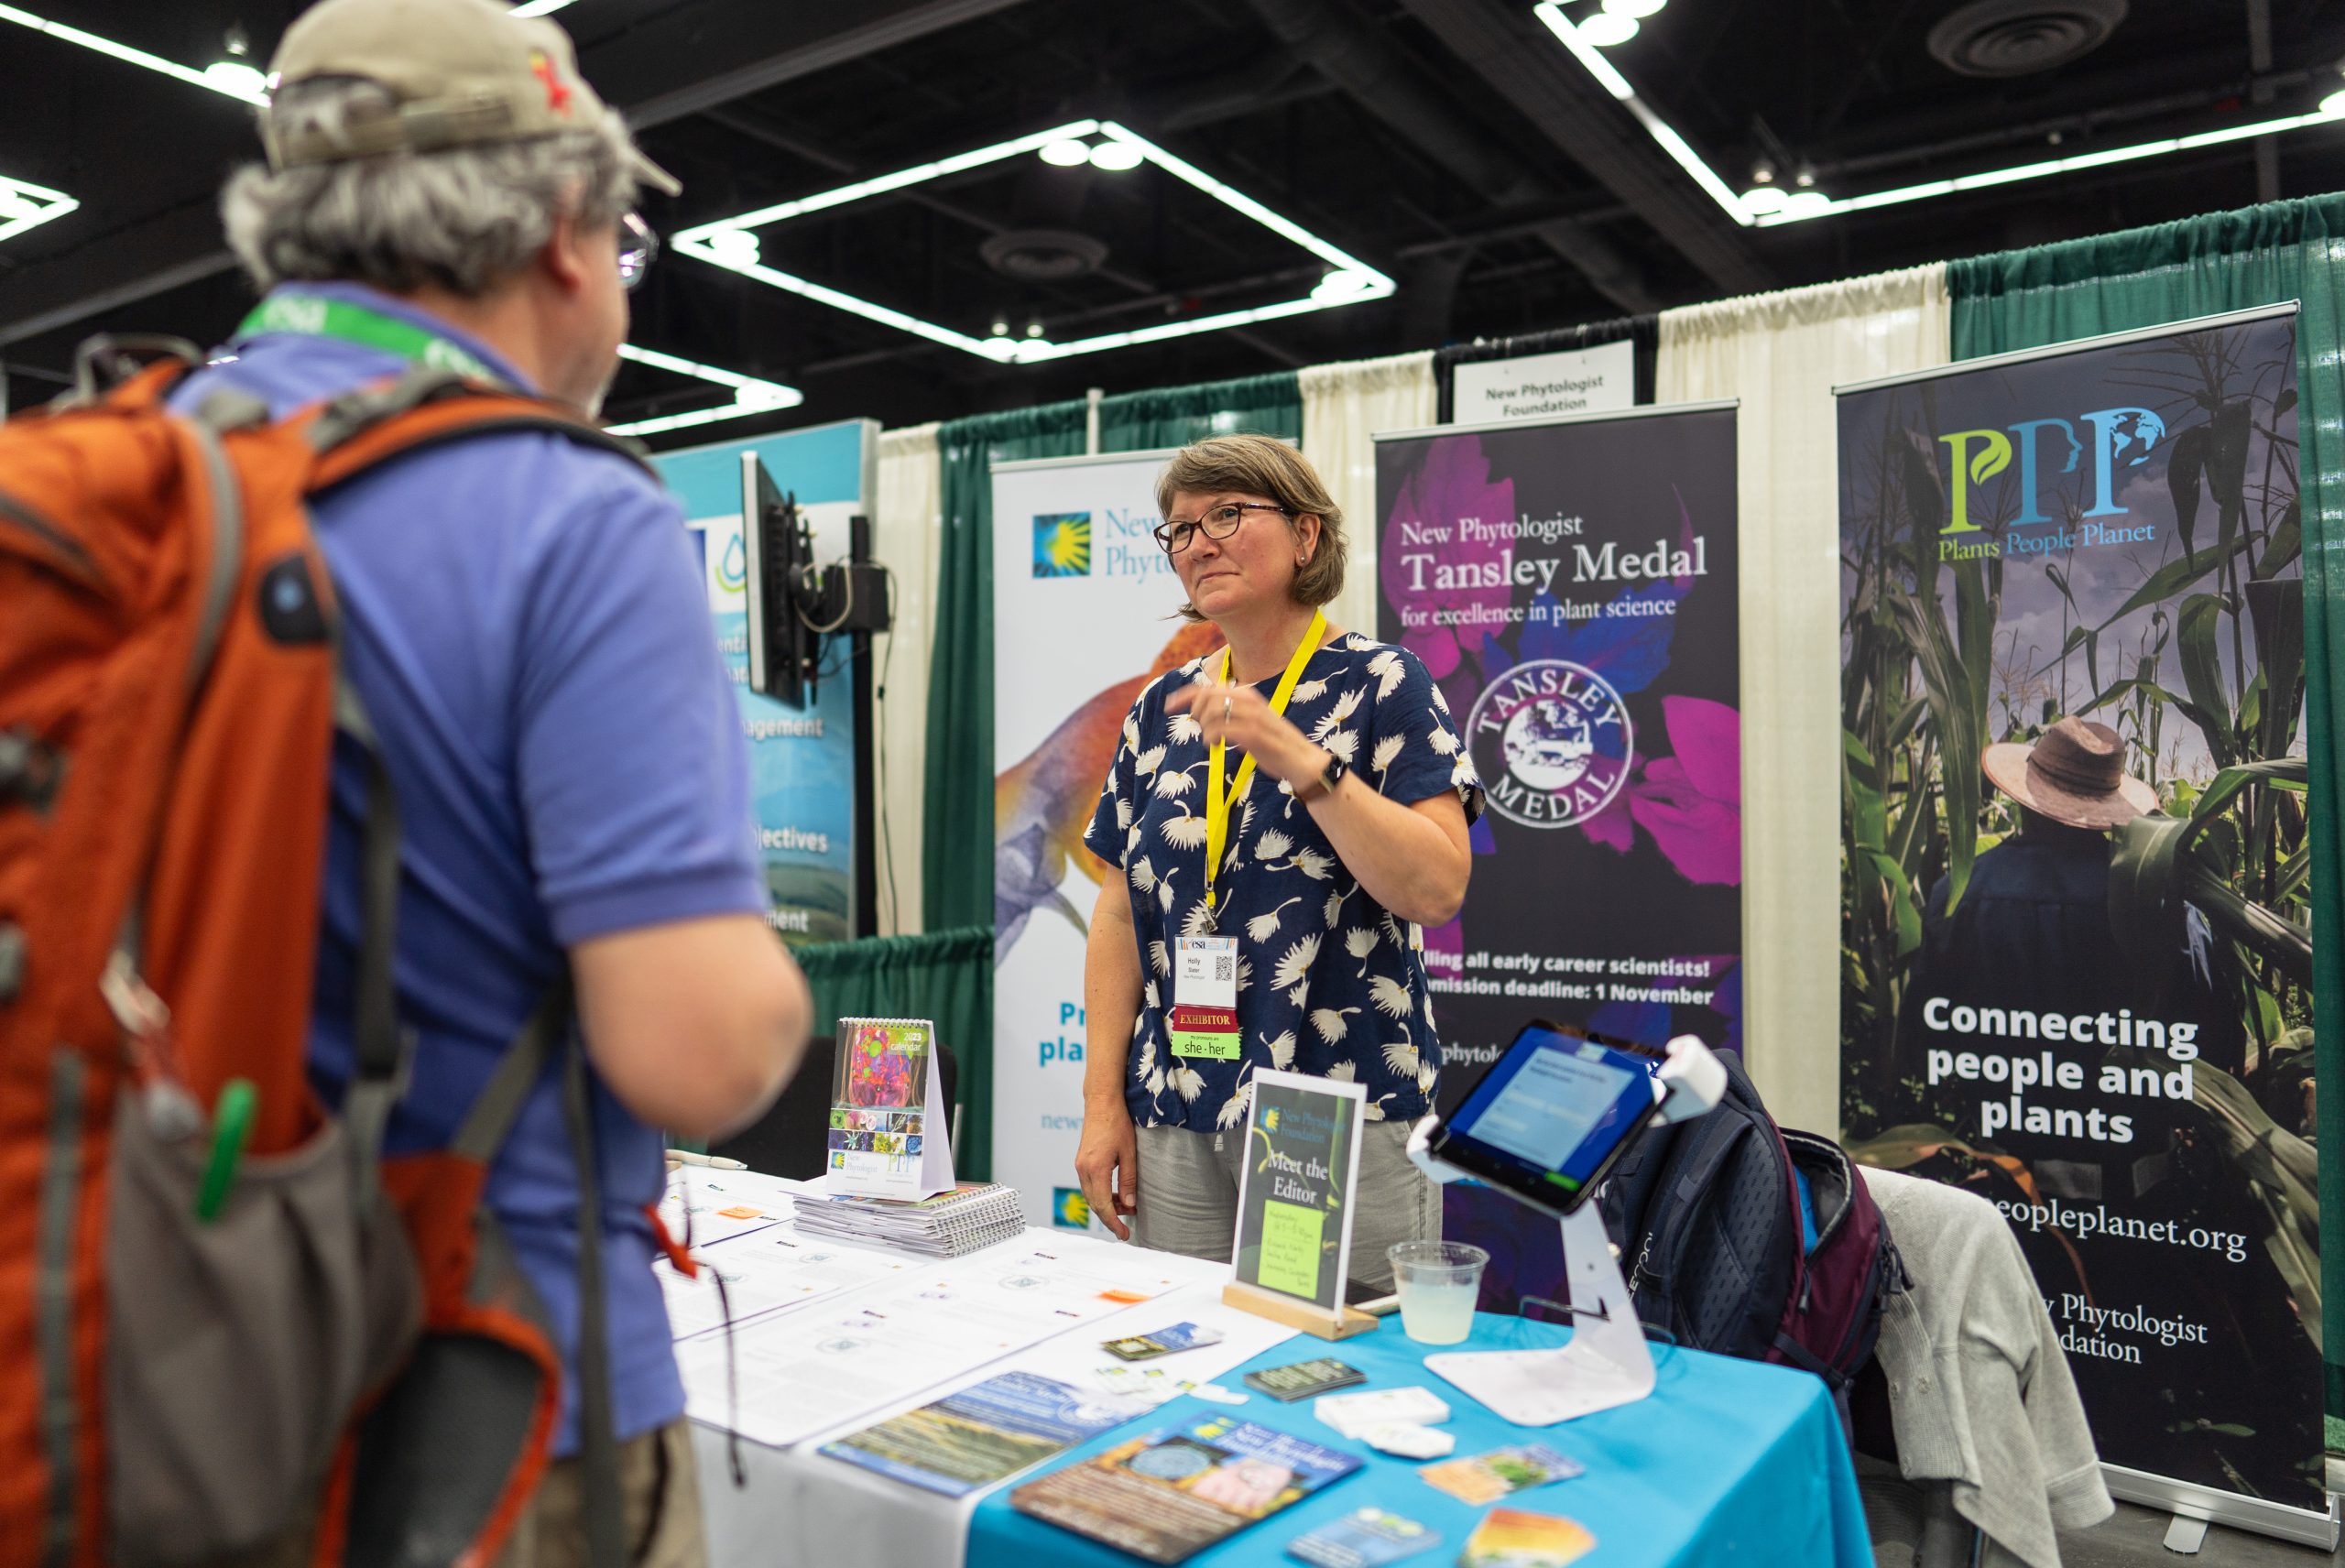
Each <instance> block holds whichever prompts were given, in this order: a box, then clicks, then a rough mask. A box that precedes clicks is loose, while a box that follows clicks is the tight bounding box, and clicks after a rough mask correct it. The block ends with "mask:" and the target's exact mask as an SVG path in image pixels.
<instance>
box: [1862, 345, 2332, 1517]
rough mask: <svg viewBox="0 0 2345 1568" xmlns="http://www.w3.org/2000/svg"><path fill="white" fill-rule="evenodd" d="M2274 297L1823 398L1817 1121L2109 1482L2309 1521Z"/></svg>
mask: <svg viewBox="0 0 2345 1568" xmlns="http://www.w3.org/2000/svg"><path fill="white" fill-rule="evenodd" d="M2296 417H2297V415H2296V321H2295V315H2294V307H2293V306H2289V307H2281V308H2277V309H2274V310H2263V311H2257V312H2248V313H2243V314H2241V315H2238V316H2232V317H2225V318H2217V319H2213V320H2209V321H2200V322H2184V323H2181V324H2178V325H2176V326H2173V327H2170V328H2162V329H2158V330H2156V331H2154V332H2143V333H2132V334H2127V335H2125V336H2123V337H2121V338H2116V339H2106V340H2100V341H2095V342H2086V343H2071V344H2064V345H2060V346H2059V347H2056V348H2054V349H2050V350H2046V351H2044V352H2042V353H2038V354H2027V355H2011V356H2004V357H2003V358H2001V359H2000V360H1991V361H1982V362H1979V363H1976V364H1973V365H1950V366H1947V368H1945V369H1943V370H1939V371H1933V372H1929V373H1926V374H1925V375H1923V376H1913V377H1904V378H1900V379H1899V380H1897V381H1895V382H1891V383H1881V384H1879V385H1876V386H1873V387H1860V388H1849V389H1844V391H1843V395H1842V397H1841V398H1840V406H1839V423H1840V441H1839V449H1840V521H1841V546H1842V583H1843V606H1844V609H1843V618H1842V625H1841V650H1842V658H1843V661H1844V663H1843V669H1844V679H1843V681H1842V687H1841V691H1842V703H1843V709H1842V719H1841V724H1842V730H1843V734H1842V738H1841V746H1842V799H1843V801H1844V802H1845V804H1844V810H1843V820H1842V824H1841V825H1842V851H1841V860H1842V866H1841V870H1842V889H1843V900H1842V933H1843V934H1842V952H1843V963H1842V975H1843V982H1842V994H1841V1009H1840V1016H1841V1037H1842V1038H1841V1073H1842V1077H1841V1089H1842V1109H1843V1117H1844V1127H1845V1131H1844V1137H1845V1138H1846V1139H1847V1141H1848V1142H1849V1148H1850V1152H1851V1153H1853V1154H1854V1155H1855V1156H1856V1157H1857V1158H1858V1159H1860V1160H1864V1161H1866V1162H1868V1163H1870V1164H1873V1165H1878V1166H1884V1167H1888V1168H1892V1169H1896V1170H1903V1171H1911V1172H1913V1173H1914V1174H1917V1175H1924V1176H1930V1177H1935V1178H1936V1179H1939V1180H1942V1181H1951V1182H1955V1183H1958V1184H1959V1185H1961V1186H1963V1187H1965V1188H1967V1189H1968V1190H1969V1191H1971V1192H1977V1193H1979V1194H1980V1196H1982V1197H1985V1198H1987V1199H1989V1200H1991V1202H1993V1203H1995V1204H1996V1205H1997V1206H1998V1207H1999V1208H2001V1210H2002V1212H2003V1213H2004V1214H2005V1215H2006V1216H2008V1217H2009V1219H2010V1221H2011V1224H2012V1227H2013V1229H2014V1231H2015V1232H2016V1233H2017V1236H2018V1238H2019V1242H2020V1245H2021V1247H2022V1248H2023V1251H2024V1252H2025V1254H2026V1256H2027V1259H2028V1262H2029V1264H2030V1265H2031V1267H2032V1268H2033V1269H2034V1275H2035V1280H2036V1284H2037V1287H2038V1288H2039V1290H2041V1292H2042V1294H2043V1297H2044V1302H2045V1307H2046V1309H2047V1310H2048V1311H2049V1312H2050V1313H2051V1316H2052V1321H2053V1323H2054V1324H2055V1325H2056V1328H2057V1330H2058V1332H2059V1336H2060V1343H2061V1344H2062V1345H2063V1346H2065V1347H2066V1349H2067V1356H2068V1362H2069V1366H2070V1367H2071V1368H2072V1369H2073V1371H2074V1372H2075V1374H2076V1378H2077V1383H2078V1388H2079V1390H2080V1391H2081V1393H2082V1394H2083V1397H2084V1402H2085V1408H2086V1410H2087V1412H2088V1413H2089V1416H2090V1417H2091V1421H2092V1429H2093V1436H2094V1438H2095V1440H2096V1442H2097V1443H2098V1444H2099V1446H2100V1455H2101V1458H2102V1460H2103V1461H2104V1462H2106V1463H2109V1464H2111V1465H2122V1466H2125V1467H2127V1468H2129V1469H2132V1470H2138V1471H2142V1472H2146V1473H2148V1474H2151V1475H2160V1476H2168V1477H2173V1478H2175V1479H2178V1480H2184V1481H2189V1482H2193V1483H2197V1484H2198V1485H2200V1486H2208V1487H2212V1488H2217V1489H2220V1490H2222V1491H2226V1492H2231V1493H2235V1494H2241V1495H2244V1496H2247V1497H2256V1498H2262V1499H2266V1500H2270V1501H2274V1502H2279V1503H2285V1504H2289V1505H2293V1506H2295V1507H2298V1508H2307V1509H2322V1508H2325V1507H2326V1502H2325V1498H2324V1497H2323V1495H2322V1482H2323V1465H2322V1450H2323V1442H2322V1439H2323V1432H2322V1421H2321V1414H2322V1411H2321V1402H2322V1377H2321V1357H2320V1348H2319V1347H2320V1332H2321V1319H2320V1312H2321V1290H2320V1252H2319V1248H2320V1236H2319V1219H2318V1204H2317V1203H2316V1199H2315V1191H2316V1184H2317V1179H2318V1161H2317V1159H2316V1154H2315V1149H2314V1145H2313V1142H2312V1137H2313V1131H2314V1128H2313V1112H2314V1100H2313V1076H2312V1073H2313V1023H2314V1018H2313V995H2312V939H2311V931H2310V915H2309V903H2310V897H2309V885H2308V868H2307V862H2308V853H2307V834H2308V831H2309V830H2308V822H2307V812H2306V810H2305V790H2306V788H2307V763H2306V740H2305V727H2304V693H2305V640H2304V613H2305V606H2304V583H2303V580H2302V562H2301V553H2302V539H2303V535H2302V528H2301V524H2302V518H2301V514H2300V510H2299V505H2300V503H2299V498H2298V477H2299V471H2298V463H2299V457H2300V448H2299V446H2298V436H2297V426H2296Z"/></svg>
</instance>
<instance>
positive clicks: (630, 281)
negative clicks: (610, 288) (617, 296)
mask: <svg viewBox="0 0 2345 1568" xmlns="http://www.w3.org/2000/svg"><path fill="white" fill-rule="evenodd" d="M659 257H660V236H659V235H658V234H654V233H653V232H652V229H651V225H650V224H649V223H645V222H644V221H643V216H642V214H641V213H639V212H628V213H626V214H625V215H623V216H622V217H621V218H620V219H619V287H620V288H622V289H627V290H628V291H630V292H632V291H633V290H634V289H635V286H636V285H637V284H638V283H640V282H642V281H643V275H644V274H645V273H647V272H649V271H650V270H651V264H652V263H653V262H654V261H657V260H658V259H659Z"/></svg>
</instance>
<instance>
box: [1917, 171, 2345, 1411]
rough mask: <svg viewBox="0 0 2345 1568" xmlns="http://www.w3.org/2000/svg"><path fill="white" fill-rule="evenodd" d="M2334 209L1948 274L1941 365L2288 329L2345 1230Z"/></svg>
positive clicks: (2342, 1333) (2334, 1250)
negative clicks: (2286, 321) (2217, 323)
mask: <svg viewBox="0 0 2345 1568" xmlns="http://www.w3.org/2000/svg"><path fill="white" fill-rule="evenodd" d="M2340 263H2345V197H2337V196H2322V197H2312V198H2307V199H2306V200H2303V201H2275V202H2272V203H2269V204H2267V205H2264V206H2261V207H2251V208H2247V209H2245V210H2243V211H2241V212H2219V213H2215V214H2212V215H2209V216H2207V217H2202V218H2193V219H2188V220H2186V221H2184V222H2181V223H2162V224H2159V225H2158V226H2156V227H2154V228H2147V229H2135V230H2132V231H2130V232H2127V233H2124V234H2107V235H2103V236H2101V237H2100V238H2098V239H2089V240H2077V241H2073V242H2070V243H2068V244H2065V245H2045V246H2042V247H2040V248H2037V249H2033V250H2023V251H2009V252H2005V253H2003V254H2001V255H1998V256H1980V257H1977V258H1975V259H1973V260H1969V261H1962V262H1957V263H1955V264H1954V265H1953V266H1952V267H1949V268H1948V269H1947V291H1948V292H1949V294H1951V296H1952V303H1953V308H1954V311H1953V313H1954V357H1955V358H1957V359H1958V360H1959V359H1970V358H1976V357H1978V356H1980V355H1981V354H2001V353H2004V352H2006V351H2009V350H2012V349H2025V348H2035V347H2039V346H2041V345H2043V344H2045V343H2060V342H2064V341H2066V340H2067V339H2071V338H2081V337H2090V336H2092V335H2094V334H2096V333H2100V332H2126V331H2131V330H2132V329H2135V328H2141V327H2153V326H2160V325H2163V324H2165V323H2166V322H2169V321H2184V320H2187V319H2188V318H2190V317H2193V316H2206V315H2214V314H2217V313H2219V312H2221V311H2225V310H2245V309H2248V308H2250V307H2252V306H2256V305H2269V304H2276V303H2278V302H2280V301H2283V300H2287V299H2296V300H2300V301H2302V304H2303V310H2302V313H2301V314H2300V315H2299V316H2298V317H2297V319H2296V396H2297V398H2298V400H2299V411H2298V414H2297V419H2296V431H2297V436H2298V439H2299V441H2301V442H2302V451H2301V453H2300V463H2299V467H2300V470H2301V472H2302V474H2303V476H2304V489H2303V493H2302V498H2303V527H2304V574H2305V646H2306V691H2305V710H2306V718H2307V732H2308V733H2307V750H2308V752H2309V754H2310V762H2311V775H2312V789H2311V793H2310V797H2309V811H2310V815H2311V829H2312V836H2311V844H2310V858H2311V864H2312V914H2313V937H2314V942H2313V995H2314V996H2315V997H2316V998H2317V1001H2318V1011H2317V1013H2316V1015H2315V1018H2314V1026H2315V1033H2314V1073H2315V1080H2316V1083H2317V1085H2318V1093H2317V1095H2316V1099H2317V1103H2318V1126H2317V1130H2318V1144H2319V1146H2320V1148H2321V1149H2324V1150H2326V1151H2327V1152H2326V1154H2325V1156H2324V1157H2323V1159H2322V1160H2321V1162H2320V1181H2319V1202H2320V1207H2321V1209H2322V1210H2323V1211H2324V1212H2326V1213H2327V1214H2329V1215H2331V1216H2337V1215H2345V1077H2340V1073H2339V1069H2340V1067H2345V1046H2341V1045H2340V1040H2345V1034H2340V1027H2339V1022H2338V1017H2337V1012H2336V1009H2339V1008H2340V1007H2345V985H2340V981H2345V963H2340V936H2345V898H2340V892H2341V891H2345V880H2341V879H2340V876H2339V872H2340V869H2341V868H2345V866H2340V853H2345V835H2341V834H2340V828H2345V811H2340V797H2339V794H2338V786H2339V783H2340V779H2345V766H2341V765H2345V749H2340V745H2345V724H2340V723H2339V720H2340V718H2345V714H2340V713H2339V711H2338V710H2337V708H2336V707H2335V705H2334V704H2335V703H2336V702H2338V701H2339V700H2340V688H2339V684H2338V682H2337V680H2336V677H2335V674H2334V672H2333V671H2332V670H2331V668H2330V666H2329V649H2330V648H2337V649H2339V650H2340V653H2345V561H2340V558H2339V557H2338V555H2337V554H2335V553H2334V552H2336V551H2338V550H2345V376H2340V369H2339V364H2338V360H2339V348H2340V319H2345V273H2340ZM2322 1241H2323V1245H2322V1247H2321V1301H2322V1313H2321V1317H2322V1324H2323V1331H2324V1332H2323V1333H2322V1334H2321V1342H2322V1347H2323V1348H2322V1355H2323V1361H2324V1370H2325V1373H2326V1381H2327V1409H2328V1411H2329V1448H2330V1449H2331V1450H2332V1451H2336V1450H2339V1449H2345V1422H2341V1421H2340V1420H2339V1417H2340V1413H2345V1235H2340V1232H2339V1230H2338V1229H2337V1228H2336V1227H2331V1228H2330V1229H2329V1232H2328V1234H2326V1235H2324V1236H2323V1238H2322Z"/></svg>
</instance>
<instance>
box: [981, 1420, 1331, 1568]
mask: <svg viewBox="0 0 2345 1568" xmlns="http://www.w3.org/2000/svg"><path fill="white" fill-rule="evenodd" d="M1358 1468H1359V1461H1358V1459H1356V1458H1354V1457H1353V1456H1352V1455H1350V1454H1343V1453H1338V1452H1337V1451H1336V1450H1335V1449H1332V1448H1322V1447H1321V1446H1320V1445H1319V1444H1317V1443H1306V1442H1304V1441H1303V1439H1302V1438H1299V1437H1292V1436H1289V1435H1288V1434H1287V1433H1285V1432H1274V1431H1272V1430H1271V1428H1269V1427H1264V1426H1256V1425H1255V1424H1254V1423H1252V1422H1251V1421H1238V1420H1236V1419H1234V1418H1232V1417H1228V1416H1216V1417H1215V1418H1213V1419H1211V1420H1209V1421H1198V1422H1196V1423H1194V1424H1193V1425H1190V1426H1186V1427H1180V1428H1172V1429H1167V1430H1165V1431H1161V1432H1150V1433H1148V1434H1147V1435H1146V1436H1144V1437H1136V1438H1134V1439H1132V1440H1131V1441H1130V1442H1129V1443H1119V1444H1118V1445H1117V1446H1116V1447H1114V1448H1111V1449H1109V1450H1108V1451H1107V1453H1105V1454H1100V1455H1099V1456H1098V1457H1097V1458H1096V1459H1092V1460H1089V1461H1087V1462H1085V1463H1084V1464H1081V1465H1068V1466H1067V1467H1066V1468H1065V1469H1063V1470H1056V1471H1053V1472H1052V1473H1051V1474H1050V1475H1044V1476H1042V1477H1040V1478H1039V1479H1037V1480H1032V1481H1029V1482H1027V1483H1026V1484H1025V1485H1024V1486H1020V1487H1019V1488H1018V1489H1017V1490H1016V1491H1014V1492H1012V1493H1010V1495H1009V1501H1010V1506H1011V1507H1013V1508H1017V1509H1018V1510H1019V1511H1020V1512H1021V1513H1029V1514H1032V1515H1033V1516H1034V1517H1035V1518H1037V1519H1048V1520H1049V1521H1050V1522H1051V1523H1053V1524H1055V1525H1058V1526H1061V1527H1062V1528H1063V1529H1066V1530H1074V1532H1075V1533H1076V1534H1078V1535H1087V1536H1089V1537H1090V1538H1091V1539H1092V1540H1094V1541H1106V1542H1107V1544H1108V1545H1110V1546H1114V1547H1118V1548H1120V1549H1121V1550H1123V1551H1125V1552H1130V1553H1131V1554H1132V1555H1133V1556H1135V1557H1142V1558H1145V1559H1147V1560H1148V1561H1149V1562H1151V1563H1179V1562H1182V1561H1183V1560H1185V1559H1187V1558H1189V1557H1193V1556H1194V1555H1195V1554H1196V1553H1198V1552H1202V1551H1204V1550H1205V1548H1206V1547H1208V1546H1211V1545H1213V1544H1215V1543H1216V1541H1226V1540H1227V1539H1228V1538H1229V1537H1230V1536H1232V1535H1235V1534H1237V1533H1238V1531H1239V1530H1243V1529H1245V1528H1246V1527H1247V1526H1248V1525H1249V1524H1252V1523H1253V1522H1254V1521H1255V1520H1257V1519H1267V1518H1269V1517H1270V1516H1271V1514H1274V1513H1277V1512H1278V1511H1279V1510H1280V1509H1282V1508H1289V1507H1292V1505H1293V1504H1295V1503H1297V1502H1300V1501H1301V1500H1302V1499H1303V1498H1304V1497H1308V1496H1310V1495H1311V1494H1312V1493H1314V1492H1316V1491H1318V1490H1319V1489H1320V1488H1321V1487H1323V1486H1326V1485H1328V1484H1329V1483H1330V1482H1333V1481H1340V1480H1342V1479H1343V1478H1344V1477H1345V1476H1346V1475H1350V1474H1351V1473H1352V1472H1353V1471H1355V1470H1357V1469H1358Z"/></svg>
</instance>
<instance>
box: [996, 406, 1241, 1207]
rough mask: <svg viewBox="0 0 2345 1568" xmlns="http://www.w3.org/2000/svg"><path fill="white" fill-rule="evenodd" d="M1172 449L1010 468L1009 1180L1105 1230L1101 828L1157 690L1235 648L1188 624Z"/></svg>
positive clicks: (1003, 550) (1004, 657)
mask: <svg viewBox="0 0 2345 1568" xmlns="http://www.w3.org/2000/svg"><path fill="white" fill-rule="evenodd" d="M1171 456H1172V453H1171V452H1129V453H1122V454H1119V455H1118V456H1114V457H1075V458H1045V459H1042V460H1039V461H1036V462H1031V463H998V464H997V465H995V468H994V471H993V670H994V710H993V711H994V770H995V778H994V798H993V799H994V1029H993V1040H994V1107H993V1128H994V1132H993V1175H994V1180H995V1181H1006V1182H1008V1183H1009V1184H1010V1185H1012V1186H1014V1187H1016V1188H1017V1189H1018V1190H1019V1191H1020V1192H1022V1193H1024V1194H1025V1196H1026V1207H1027V1216H1028V1218H1030V1219H1031V1220H1032V1221H1034V1222H1035V1223H1036V1224H1038V1225H1039V1224H1043V1223H1050V1224H1053V1225H1068V1226H1075V1227H1080V1226H1084V1225H1087V1224H1088V1223H1089V1217H1088V1213H1087V1211H1086V1210H1085V1206H1084V1203H1083V1197H1082V1193H1081V1192H1080V1191H1079V1190H1078V1189H1077V1188H1076V1186H1075V1180H1074V1151H1075V1147H1076V1145H1077V1143H1078V1142H1079V1141H1080V1139H1081V1134H1082V1129H1083V1051H1084V1011H1083V952H1084V942H1085V933H1086V931H1087V930H1088V927H1089V924H1090V920H1091V908H1092V905H1093V904H1094V903H1095V902H1096V901H1097V899H1098V897H1099V880H1100V877H1102V876H1104V875H1105V874H1106V867H1105V866H1104V864H1103V863H1102V862H1101V861H1100V860H1099V858H1098V857H1097V856H1096V855H1093V854H1092V853H1091V852H1090V850H1088V849H1086V848H1085V846H1084V843H1083V834H1084V830H1085V828H1087V827H1089V826H1090V825H1091V813H1092V811H1094V810H1095V809H1096V807H1097V805H1098V803H1099V790H1100V787H1101V786H1102V785H1104V784H1105V783H1106V782H1107V768H1108V766H1109V765H1110V764H1111V763H1113V762H1114V761H1115V757H1116V746H1117V742H1118V737H1119V736H1120V735H1122V733H1123V724H1124V716H1125V714H1127V713H1129V712H1130V711H1131V705H1132V700H1133V699H1134V698H1136V697H1138V696H1139V695H1140V689H1141V688H1142V687H1143V686H1145V685H1147V684H1148V682H1149V681H1152V680H1154V679H1155V678H1156V677H1157V676H1159V675H1161V674H1162V673H1163V672H1164V671H1166V670H1171V669H1172V668H1173V667H1174V666H1175V665H1180V664H1186V663H1187V662H1188V661H1189V660H1190V659H1194V658H1196V657H1197V656H1198V655H1199V654H1202V653H1204V652H1205V650H1206V649H1208V648H1218V647H1220V646H1221V638H1220V637H1219V635H1218V634H1216V632H1215V631H1214V629H1213V628H1212V627H1211V626H1188V625H1187V624H1186V623H1184V622H1182V621H1180V620H1178V619H1175V618H1174V615H1173V612H1174V611H1175V610H1176V609H1177V608H1178V607H1179V606H1180V604H1181V603H1182V600H1183V593H1182V592H1181V584H1180V580H1179V579H1178V578H1177V577H1175V576H1174V575H1173V574H1172V561H1171V559H1170V558H1169V557H1167V556H1166V555H1165V553H1164V552H1163V551H1162V550H1160V549H1159V548H1158V547H1157V543H1156V540H1155V539H1153V538H1152V537H1151V530H1152V529H1153V528H1155V527H1156V525H1157V524H1158V522H1159V521H1161V520H1162V519H1160V518H1159V517H1157V515H1156V475H1157V473H1158V471H1159V470H1161V469H1162V467H1163V466H1164V464H1165V462H1166V460H1167V459H1169V458H1170V457H1171Z"/></svg>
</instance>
